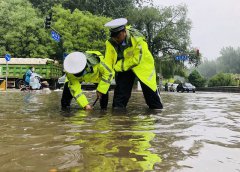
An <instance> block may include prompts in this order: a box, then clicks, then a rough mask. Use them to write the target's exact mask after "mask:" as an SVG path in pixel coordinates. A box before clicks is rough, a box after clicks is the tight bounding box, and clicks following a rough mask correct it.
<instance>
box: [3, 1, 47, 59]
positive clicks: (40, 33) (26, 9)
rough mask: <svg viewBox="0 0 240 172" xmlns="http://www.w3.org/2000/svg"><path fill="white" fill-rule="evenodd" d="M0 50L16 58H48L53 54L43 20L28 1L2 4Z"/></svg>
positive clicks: (4, 2)
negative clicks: (43, 26)
mask: <svg viewBox="0 0 240 172" xmlns="http://www.w3.org/2000/svg"><path fill="white" fill-rule="evenodd" d="M0 9H1V11H0V25H1V26H2V27H1V28H0V37H1V38H2V39H1V41H0V49H1V50H2V51H3V52H1V54H3V53H6V52H8V53H10V54H11V55H12V56H14V57H48V55H49V54H51V51H49V47H48V44H47V43H46V42H47V40H48V39H47V38H46V33H45V31H44V30H43V29H42V28H41V26H42V23H43V20H42V19H40V18H39V17H38V16H37V12H36V11H35V10H34V9H33V8H32V6H31V4H30V3H29V2H28V1H27V0H4V1H1V2H0Z"/></svg>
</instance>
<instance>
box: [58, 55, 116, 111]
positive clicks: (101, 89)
mask: <svg viewBox="0 0 240 172" xmlns="http://www.w3.org/2000/svg"><path fill="white" fill-rule="evenodd" d="M102 59H103V56H102V54H101V53H100V52H98V51H86V52H85V53H82V52H73V53H71V54H69V55H68V56H67V57H66V58H65V60H64V63H63V66H64V70H65V72H66V82H65V84H64V89H63V94H62V99H61V106H62V109H63V110H65V109H69V108H70V103H71V100H72V98H74V99H75V100H76V101H77V103H78V105H79V106H81V107H82V108H83V109H85V110H90V109H92V106H91V105H90V104H89V102H88V100H87V98H86V96H85V95H84V94H83V91H82V89H81V82H91V83H98V86H97V97H98V98H99V99H100V106H101V108H102V109H106V108H107V103H108V89H109V86H110V84H111V80H112V79H113V76H114V71H113V70H111V68H109V67H108V66H107V65H106V64H105V63H103V62H102Z"/></svg>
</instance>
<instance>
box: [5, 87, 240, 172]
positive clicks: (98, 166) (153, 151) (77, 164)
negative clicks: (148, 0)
mask: <svg viewBox="0 0 240 172" xmlns="http://www.w3.org/2000/svg"><path fill="white" fill-rule="evenodd" d="M61 94H62V92H54V91H52V92H51V93H46V92H41V91H40V92H37V93H36V92H34V93H29V92H17V91H9V92H7V93H6V92H0V107H1V108H0V123H1V125H0V132H1V139H0V171H4V172H6V171H9V172H15V171H18V172H19V171H34V172H38V171H39V172H44V171H46V172H48V171H52V172H55V171H72V172H78V171H84V172H87V171H89V172H112V171H120V172H122V171H161V172H162V171H183V172H186V171H191V172H206V171H211V172H215V171H216V172H223V171H224V172H225V171H229V172H230V171H231V172H233V171H236V172H239V171H240V97H239V96H240V94H234V93H206V92H197V93H171V92H168V93H166V92H163V93H162V94H161V96H162V100H163V102H164V109H163V111H162V112H154V111H150V110H148V108H147V106H146V105H145V103H144V99H143V95H142V93H141V92H138V93H133V94H132V98H131V100H130V103H129V104H128V109H127V111H126V112H115V111H112V109H111V100H112V98H111V99H110V101H109V103H110V104H109V108H108V110H107V111H105V112H103V111H101V110H100V107H99V105H96V107H95V110H94V111H88V112H86V111H83V110H81V109H79V108H78V106H77V105H76V103H75V100H73V101H72V107H73V108H72V110H71V111H70V112H62V111H61V108H60V99H61ZM87 95H88V97H89V98H90V100H91V102H94V100H95V92H88V93H87ZM111 95H112V93H111ZM111 97H112V96H111Z"/></svg>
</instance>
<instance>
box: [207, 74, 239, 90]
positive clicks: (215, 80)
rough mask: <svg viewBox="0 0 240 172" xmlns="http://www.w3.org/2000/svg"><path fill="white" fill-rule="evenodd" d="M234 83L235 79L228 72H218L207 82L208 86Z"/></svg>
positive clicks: (231, 84)
mask: <svg viewBox="0 0 240 172" xmlns="http://www.w3.org/2000/svg"><path fill="white" fill-rule="evenodd" d="M234 85H237V83H236V80H235V79H234V78H233V75H232V74H229V73H218V74H216V75H214V76H213V77H212V78H210V80H209V82H208V86H209V87H214V86H234Z"/></svg>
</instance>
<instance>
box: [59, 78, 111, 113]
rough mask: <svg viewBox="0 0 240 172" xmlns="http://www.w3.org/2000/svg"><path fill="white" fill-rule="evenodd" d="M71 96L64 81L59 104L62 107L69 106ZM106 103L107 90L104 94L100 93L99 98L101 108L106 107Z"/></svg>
mask: <svg viewBox="0 0 240 172" xmlns="http://www.w3.org/2000/svg"><path fill="white" fill-rule="evenodd" d="M72 98H73V96H72V94H71V92H70V89H69V87H68V82H66V83H65V84H64V88H63V93H62V99H61V106H62V108H63V109H64V108H68V107H70V104H71V101H72ZM107 105H108V92H107V93H106V94H102V97H101V99H100V106H101V109H106V108H107Z"/></svg>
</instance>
